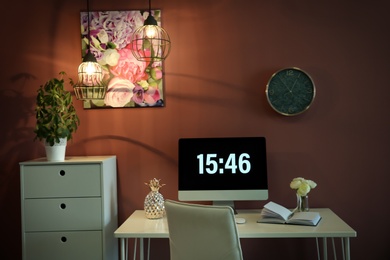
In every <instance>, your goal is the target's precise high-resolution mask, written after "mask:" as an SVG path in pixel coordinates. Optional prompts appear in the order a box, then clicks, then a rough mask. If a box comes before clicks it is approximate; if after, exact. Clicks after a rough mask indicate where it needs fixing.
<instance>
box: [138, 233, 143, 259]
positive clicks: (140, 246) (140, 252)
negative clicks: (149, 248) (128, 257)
mask: <svg viewBox="0 0 390 260" xmlns="http://www.w3.org/2000/svg"><path fill="white" fill-rule="evenodd" d="M139 259H140V260H144V239H143V238H140V239H139Z"/></svg>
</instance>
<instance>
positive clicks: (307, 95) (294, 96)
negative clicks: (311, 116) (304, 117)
mask: <svg viewBox="0 0 390 260" xmlns="http://www.w3.org/2000/svg"><path fill="white" fill-rule="evenodd" d="M265 93H266V96H267V99H268V103H269V104H270V105H271V107H272V108H273V109H274V110H275V111H276V112H278V113H280V114H282V115H285V116H294V115H298V114H301V113H303V112H304V111H306V110H307V109H308V108H309V107H310V105H311V104H312V103H313V100H314V97H315V95H316V89H315V86H314V82H313V80H312V79H311V77H310V76H309V74H307V73H306V72H305V71H303V70H301V69H299V68H295V67H292V68H285V69H281V70H279V71H277V72H275V73H274V74H273V75H272V76H271V78H270V80H269V81H268V84H267V88H266V90H265Z"/></svg>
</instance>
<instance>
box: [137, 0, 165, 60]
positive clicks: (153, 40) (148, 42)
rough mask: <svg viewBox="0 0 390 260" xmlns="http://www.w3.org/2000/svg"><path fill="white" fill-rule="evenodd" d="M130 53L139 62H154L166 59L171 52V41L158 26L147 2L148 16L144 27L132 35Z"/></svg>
mask: <svg viewBox="0 0 390 260" xmlns="http://www.w3.org/2000/svg"><path fill="white" fill-rule="evenodd" d="M131 47H132V48H131V51H132V53H133V55H134V57H135V58H136V59H137V60H139V61H146V62H155V61H162V60H165V58H166V57H168V55H169V53H170V51H171V40H170V38H169V35H168V33H167V32H166V31H165V30H164V28H162V27H160V26H158V24H157V21H156V19H155V18H154V17H153V15H152V10H151V3H150V0H149V16H148V18H147V19H146V20H145V22H144V25H143V26H141V27H139V28H138V29H137V30H135V32H134V33H133V36H132V39H131Z"/></svg>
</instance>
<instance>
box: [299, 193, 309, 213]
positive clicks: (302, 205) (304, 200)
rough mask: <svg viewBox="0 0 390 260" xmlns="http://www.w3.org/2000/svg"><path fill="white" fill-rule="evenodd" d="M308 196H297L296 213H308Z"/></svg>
mask: <svg viewBox="0 0 390 260" xmlns="http://www.w3.org/2000/svg"><path fill="white" fill-rule="evenodd" d="M309 210H310V208H309V196H308V195H306V196H299V195H298V194H297V211H300V212H303V211H309Z"/></svg>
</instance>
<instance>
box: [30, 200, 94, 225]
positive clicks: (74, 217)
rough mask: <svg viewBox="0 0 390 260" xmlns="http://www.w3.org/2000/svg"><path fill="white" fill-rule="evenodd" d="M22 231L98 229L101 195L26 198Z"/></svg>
mask: <svg viewBox="0 0 390 260" xmlns="http://www.w3.org/2000/svg"><path fill="white" fill-rule="evenodd" d="M23 204H24V205H23V207H24V208H23V211H24V212H23V213H24V214H23V215H24V228H25V232H30V231H60V230H101V229H102V200H101V198H58V199H26V200H24V203H23Z"/></svg>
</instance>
